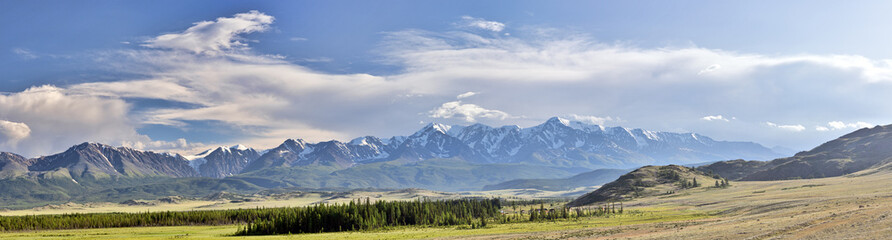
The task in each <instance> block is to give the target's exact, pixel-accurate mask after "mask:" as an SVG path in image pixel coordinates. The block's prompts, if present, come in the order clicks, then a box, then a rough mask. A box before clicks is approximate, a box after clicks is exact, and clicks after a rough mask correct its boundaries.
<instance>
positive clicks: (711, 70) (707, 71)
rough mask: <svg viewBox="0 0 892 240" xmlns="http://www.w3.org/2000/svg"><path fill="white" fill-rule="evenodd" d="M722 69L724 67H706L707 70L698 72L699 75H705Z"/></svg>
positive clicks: (716, 65) (715, 65) (714, 65)
mask: <svg viewBox="0 0 892 240" xmlns="http://www.w3.org/2000/svg"><path fill="white" fill-rule="evenodd" d="M720 68H722V65H718V64H713V65H709V67H706V68H705V69H703V70H700V72H698V73H697V75H702V74H705V73H709V72H713V71H715V70H719V69H720Z"/></svg>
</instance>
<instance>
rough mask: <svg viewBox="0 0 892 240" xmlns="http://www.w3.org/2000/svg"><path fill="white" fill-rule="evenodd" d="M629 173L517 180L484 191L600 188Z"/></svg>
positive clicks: (606, 171) (599, 171)
mask: <svg viewBox="0 0 892 240" xmlns="http://www.w3.org/2000/svg"><path fill="white" fill-rule="evenodd" d="M628 172H629V170H621V169H597V170H594V171H591V172H585V173H580V174H577V175H575V176H572V177H569V178H556V179H554V178H552V179H515V180H511V181H507V182H501V183H497V184H492V185H486V186H483V190H484V191H490V190H503V189H538V190H544V191H566V190H571V189H574V188H578V187H591V186H600V185H602V184H605V183H608V182H611V181H613V180H616V178H617V177H619V176H621V175H623V174H626V173H628Z"/></svg>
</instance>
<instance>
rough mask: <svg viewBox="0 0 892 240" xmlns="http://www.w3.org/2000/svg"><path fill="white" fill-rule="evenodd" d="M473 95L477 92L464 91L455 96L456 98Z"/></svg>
mask: <svg viewBox="0 0 892 240" xmlns="http://www.w3.org/2000/svg"><path fill="white" fill-rule="evenodd" d="M474 95H477V93H476V92H466V93H462V94H459V95H458V96H456V97H455V98H456V99H464V98H469V97H472V96H474Z"/></svg>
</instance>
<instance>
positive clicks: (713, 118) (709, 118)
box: [700, 115, 731, 122]
mask: <svg viewBox="0 0 892 240" xmlns="http://www.w3.org/2000/svg"><path fill="white" fill-rule="evenodd" d="M700 120H704V121H725V122H728V121H731V120H730V119H727V118H725V117H724V116H722V115H712V116H705V117H702V118H700Z"/></svg>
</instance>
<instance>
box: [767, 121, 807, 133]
mask: <svg viewBox="0 0 892 240" xmlns="http://www.w3.org/2000/svg"><path fill="white" fill-rule="evenodd" d="M765 124H766V125H768V126H770V127H774V128H778V129H783V130H787V131H793V132H801V131H803V130H805V126H802V125H800V124H796V125H778V124H776V123H773V122H765Z"/></svg>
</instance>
